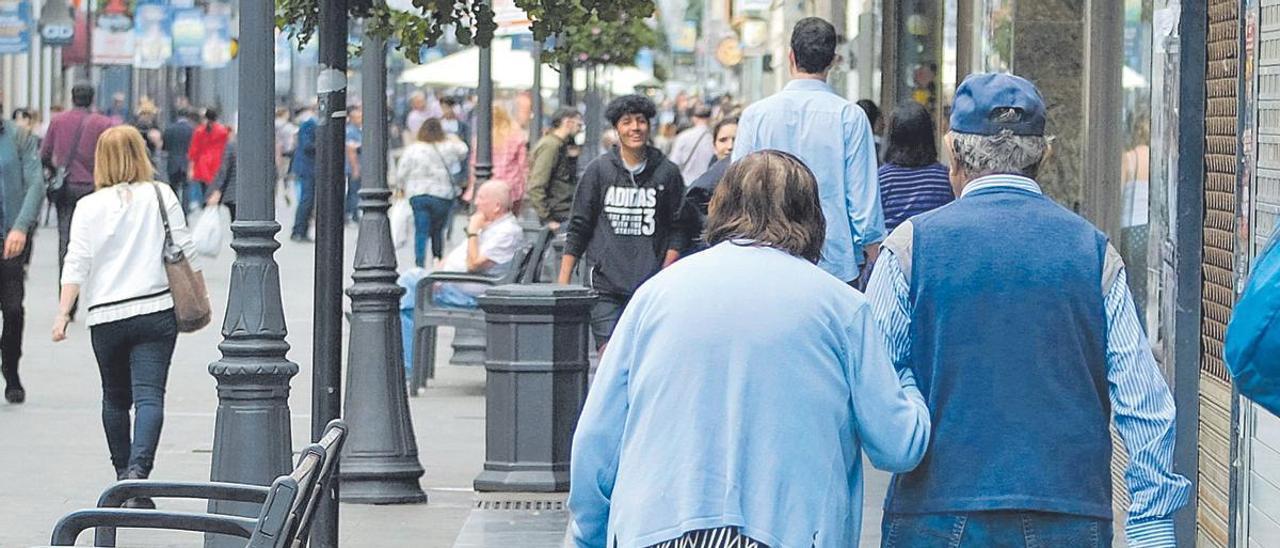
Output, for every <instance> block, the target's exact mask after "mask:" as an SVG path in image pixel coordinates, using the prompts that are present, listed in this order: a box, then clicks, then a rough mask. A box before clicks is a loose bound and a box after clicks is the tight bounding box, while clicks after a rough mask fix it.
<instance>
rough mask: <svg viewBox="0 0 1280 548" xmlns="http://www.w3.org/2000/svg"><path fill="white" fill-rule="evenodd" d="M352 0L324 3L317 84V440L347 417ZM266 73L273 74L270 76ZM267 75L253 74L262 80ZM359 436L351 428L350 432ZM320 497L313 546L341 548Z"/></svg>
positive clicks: (334, 513) (333, 508) (334, 516)
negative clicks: (345, 283)
mask: <svg viewBox="0 0 1280 548" xmlns="http://www.w3.org/2000/svg"><path fill="white" fill-rule="evenodd" d="M347 20H348V17H347V1H346V0H321V1H320V24H319V29H318V32H317V34H318V36H319V38H320V46H319V49H320V51H319V57H320V58H319V61H320V73H319V75H318V76H317V78H316V93H317V96H318V100H319V107H320V108H319V119H318V120H317V126H316V180H315V196H316V201H315V208H316V210H315V218H316V254H315V318H314V320H315V321H314V324H315V329H314V331H313V334H312V349H313V355H314V362H313V364H312V389H311V439H312V440H318V439H320V436H321V435H323V433H324V427H325V425H326V424H328V422H329V421H330V420H333V419H335V418H338V416H339V414H340V413H341V412H342V259H343V249H342V248H343V242H342V238H343V234H342V233H343V226H344V225H345V224H346V223H345V220H344V219H343V216H344V213H343V209H344V202H345V199H344V197H345V196H346V171H345V169H344V168H345V167H346V163H345V159H346V129H347V128H346V126H347ZM262 74H270V73H269V72H266V73H262ZM262 74H258V75H256V76H254V77H255V78H262ZM353 430H354V428H353ZM330 486H331V489H327V490H326V492H324V493H322V494H321V496H322V498H321V499H320V505H319V507H318V509H317V514H316V520H315V529H313V530H312V532H311V544H312V546H316V547H320V548H332V547H336V546H337V545H338V496H339V495H338V484H337V482H330Z"/></svg>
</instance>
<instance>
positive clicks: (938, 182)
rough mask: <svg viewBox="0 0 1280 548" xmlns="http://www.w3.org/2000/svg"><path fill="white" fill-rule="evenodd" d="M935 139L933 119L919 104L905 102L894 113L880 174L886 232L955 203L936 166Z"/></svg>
mask: <svg viewBox="0 0 1280 548" xmlns="http://www.w3.org/2000/svg"><path fill="white" fill-rule="evenodd" d="M935 138H936V137H935V136H934V130H933V118H931V117H930V116H929V111H927V110H925V108H924V107H923V106H921V105H920V104H919V103H916V102H913V101H908V102H905V103H902V104H901V105H898V108H896V109H894V110H893V115H892V116H891V117H890V118H889V127H888V131H886V143H885V149H884V163H883V164H882V165H881V166H880V171H879V179H880V204H881V206H883V207H884V227H885V229H886V230H888V231H890V232H892V231H893V229H894V228H897V226H898V225H900V224H902V222H903V221H905V220H907V219H910V218H911V217H912V216H915V215H919V214H921V213H924V212H926V211H930V210H932V209H934V208H937V207H941V206H944V205H946V204H948V203H951V202H952V201H954V200H955V199H956V196H955V191H953V190H952V189H951V178H950V176H949V175H948V173H947V167H946V166H944V165H942V164H940V163H938V147H937V145H936V144H935V141H934V139H935Z"/></svg>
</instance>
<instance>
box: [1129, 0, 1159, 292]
mask: <svg viewBox="0 0 1280 548" xmlns="http://www.w3.org/2000/svg"><path fill="white" fill-rule="evenodd" d="M1151 45H1152V42H1151V0H1125V2H1124V68H1123V69H1122V75H1121V87H1122V88H1123V91H1124V109H1123V116H1122V119H1123V120H1124V133H1123V135H1124V139H1123V142H1124V143H1125V149H1124V155H1123V157H1122V158H1121V162H1120V170H1121V171H1120V185H1121V193H1120V195H1121V203H1120V208H1121V212H1120V227H1121V231H1120V254H1121V255H1122V256H1124V260H1125V264H1126V265H1127V271H1128V273H1129V274H1128V280H1129V286H1130V289H1131V290H1132V291H1133V295H1134V300H1135V302H1136V304H1137V305H1138V310H1139V313H1140V315H1141V314H1142V312H1143V311H1145V310H1146V304H1147V302H1148V295H1147V277H1148V265H1151V266H1153V267H1157V268H1158V266H1159V265H1158V264H1154V265H1153V264H1152V261H1150V260H1148V255H1149V250H1148V245H1147V243H1148V235H1149V229H1150V224H1151V221H1150V220H1151V208H1150V203H1151Z"/></svg>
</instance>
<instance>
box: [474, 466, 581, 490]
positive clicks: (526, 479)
mask: <svg viewBox="0 0 1280 548" xmlns="http://www.w3.org/2000/svg"><path fill="white" fill-rule="evenodd" d="M485 468H486V469H485V471H483V472H481V473H480V475H479V476H476V479H475V482H474V483H473V486H474V487H475V489H476V491H480V492H486V493H492V492H507V493H561V492H564V491H568V490H569V471H568V470H567V469H566V470H548V469H538V470H502V469H499V468H506V467H491V465H485Z"/></svg>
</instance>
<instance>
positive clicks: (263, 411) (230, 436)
mask: <svg viewBox="0 0 1280 548" xmlns="http://www.w3.org/2000/svg"><path fill="white" fill-rule="evenodd" d="M240 9H241V12H240V43H241V45H242V50H241V52H240V59H239V63H240V82H241V87H240V137H239V139H240V145H239V151H240V152H239V154H240V157H239V162H240V169H239V170H238V171H237V172H236V173H237V175H236V177H237V179H236V192H237V196H236V203H237V204H239V206H240V208H239V210H238V211H237V212H236V213H237V215H236V219H235V220H234V221H233V222H232V223H231V232H232V234H233V235H234V237H233V239H232V241H231V248H232V249H234V250H235V251H236V259H235V262H234V263H233V264H232V266H231V291H230V296H229V297H228V299H227V315H226V318H225V319H224V320H223V323H222V337H223V341H222V344H220V345H218V349H219V350H220V351H221V352H222V359H220V360H218V361H216V362H213V363H212V364H210V365H209V373H210V374H212V375H213V376H214V377H215V378H216V379H217V380H218V414H217V419H216V425H215V427H214V434H213V467H212V470H211V472H210V474H209V476H210V479H212V480H213V481H227V482H236V483H252V484H257V485H270V483H271V481H272V480H274V479H275V478H276V477H277V476H279V475H281V474H286V473H288V472H289V470H291V469H292V468H293V467H292V465H291V464H290V462H289V461H290V456H291V454H292V447H291V443H290V440H291V439H292V438H291V437H290V431H289V379H290V377H293V376H294V375H296V374H297V373H298V366H297V364H294V363H292V362H290V361H289V360H287V359H286V358H285V354H286V353H288V351H289V343H287V342H285V340H284V339H285V335H286V333H287V330H286V329H285V319H284V308H283V307H282V306H281V301H280V268H279V266H278V265H277V264H276V262H275V259H274V257H273V254H274V253H275V250H276V249H278V248H279V247H280V244H279V243H278V242H276V239H275V235H276V233H277V232H279V231H280V225H279V224H278V223H276V221H275V218H276V209H275V196H274V192H273V191H274V189H275V171H276V170H275V158H274V157H273V156H274V155H273V152H272V151H274V150H275V125H274V117H275V115H274V110H275V105H274V104H273V102H274V100H275V80H274V79H272V78H263V77H262V75H263V74H268V75H269V74H271V71H272V70H274V69H273V67H274V66H275V54H274V50H275V28H274V22H275V13H274V3H272V2H244V3H242V5H241V7H240ZM260 510H261V508H260V505H254V504H238V503H226V502H222V503H219V502H213V503H210V504H209V511H210V512H213V513H219V514H232V515H241V516H248V517H254V516H257V515H258V512H259V511H260ZM235 540H236V539H232V538H228V537H213V536H210V537H207V542H206V544H207V545H222V542H224V541H228V542H230V541H235ZM239 545H240V546H243V545H244V543H243V542H242V541H241V542H240V543H239Z"/></svg>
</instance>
